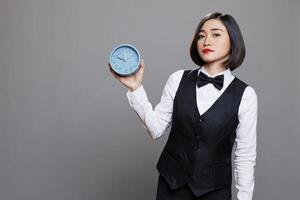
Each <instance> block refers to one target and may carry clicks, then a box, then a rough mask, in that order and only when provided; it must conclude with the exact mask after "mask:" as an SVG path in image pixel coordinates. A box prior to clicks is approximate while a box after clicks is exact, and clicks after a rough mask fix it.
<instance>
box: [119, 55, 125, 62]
mask: <svg viewBox="0 0 300 200" xmlns="http://www.w3.org/2000/svg"><path fill="white" fill-rule="evenodd" d="M118 58H119V59H120V60H123V61H124V62H125V61H126V60H125V59H124V58H121V57H120V56H118Z"/></svg>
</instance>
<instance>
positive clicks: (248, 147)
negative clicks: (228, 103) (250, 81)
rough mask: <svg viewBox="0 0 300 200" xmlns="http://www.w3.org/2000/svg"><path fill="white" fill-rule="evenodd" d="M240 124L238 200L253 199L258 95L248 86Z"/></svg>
mask: <svg viewBox="0 0 300 200" xmlns="http://www.w3.org/2000/svg"><path fill="white" fill-rule="evenodd" d="M238 115H239V125H238V127H237V129H236V139H235V143H236V149H235V151H234V155H235V158H234V164H235V168H234V176H235V183H236V189H237V199H238V200H251V199H252V196H253V190H254V167H255V164H256V134H257V95H256V92H255V90H254V89H253V88H252V87H250V86H247V87H246V89H245V91H244V94H243V96H242V100H241V103H240V107H239V114H238Z"/></svg>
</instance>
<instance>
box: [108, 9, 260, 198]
mask: <svg viewBox="0 0 300 200" xmlns="http://www.w3.org/2000/svg"><path fill="white" fill-rule="evenodd" d="M190 55H191V58H192V60H193V61H194V62H195V64H197V65H198V66H199V68H197V69H193V70H178V71H176V72H174V73H173V74H171V75H170V77H169V78H168V81H167V83H166V85H165V88H164V90H163V94H162V97H161V101H160V102H159V103H158V105H157V106H156V107H155V109H154V110H153V108H152V105H151V103H150V102H149V101H148V98H147V95H146V92H145V89H144V88H143V85H142V79H143V74H144V67H145V66H144V61H143V60H142V61H141V66H140V70H139V71H138V72H137V73H136V74H135V75H133V76H131V77H119V76H117V75H116V74H115V73H114V72H113V71H112V70H111V72H112V73H113V75H114V77H115V78H116V79H118V80H119V81H120V82H121V83H122V84H124V85H125V86H126V87H128V88H129V90H128V92H127V97H128V100H129V103H130V105H131V107H133V108H134V110H135V111H136V113H137V114H138V115H139V117H140V118H141V120H142V122H143V126H144V127H145V128H146V129H147V131H148V132H149V134H150V136H151V137H152V138H153V139H158V138H160V137H161V136H162V135H163V134H164V133H165V132H166V130H167V128H168V127H169V126H171V131H170V135H169V138H168V141H167V143H166V145H165V147H164V149H163V151H162V153H161V155H160V158H159V160H158V163H157V169H158V172H159V179H158V187H157V196H156V199H157V200H166V199H168V200H173V199H174V200H175V199H176V200H177V199H185V200H187V199H198V200H200V199H201V200H208V199H210V200H227V199H231V196H232V195H231V183H232V171H231V170H232V163H231V162H232V161H231V153H232V149H233V146H234V144H236V147H235V149H234V156H235V157H234V164H235V165H234V166H235V167H234V177H235V183H236V188H237V198H238V199H239V200H250V199H252V196H253V189H254V166H255V162H256V132H257V131H256V128H257V95H256V92H255V90H254V89H253V88H252V87H251V86H249V85H247V84H246V83H245V82H243V81H241V80H240V79H238V78H237V77H235V76H233V75H232V74H231V71H233V70H234V69H236V68H237V67H239V66H240V65H241V64H242V62H243V60H244V57H245V46H244V41H243V37H242V34H241V32H240V29H239V27H238V24H237V23H236V21H235V20H234V18H233V17H232V16H230V15H228V14H221V13H211V14H208V15H206V16H205V17H204V18H203V19H202V20H201V21H200V23H199V25H198V27H197V29H196V32H195V35H194V38H193V40H192V43H191V46H190Z"/></svg>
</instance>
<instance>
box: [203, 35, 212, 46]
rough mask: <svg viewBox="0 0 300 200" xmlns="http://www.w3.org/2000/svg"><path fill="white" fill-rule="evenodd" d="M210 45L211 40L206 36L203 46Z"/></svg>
mask: <svg viewBox="0 0 300 200" xmlns="http://www.w3.org/2000/svg"><path fill="white" fill-rule="evenodd" d="M210 45H211V38H210V36H207V37H205V39H204V46H210Z"/></svg>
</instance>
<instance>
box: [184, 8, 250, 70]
mask: <svg viewBox="0 0 300 200" xmlns="http://www.w3.org/2000/svg"><path fill="white" fill-rule="evenodd" d="M209 19H218V20H220V21H221V22H222V23H223V24H224V26H225V27H226V29H227V32H228V34H229V38H230V46H231V47H230V52H229V53H230V56H229V58H228V59H227V60H226V61H224V62H223V64H225V67H226V68H230V70H231V71H233V70H234V69H236V68H237V67H239V66H240V65H241V64H242V62H243V61H244V58H245V55H246V49H245V44H244V39H243V36H242V33H241V31H240V28H239V26H238V24H237V22H236V21H235V19H234V18H233V17H232V16H231V15H228V14H222V13H219V12H215V13H210V14H207V15H206V16H205V17H204V18H203V19H202V20H201V21H200V22H199V24H198V26H197V29H196V32H195V35H194V38H193V40H192V43H191V46H190V56H191V58H192V60H193V61H194V63H196V64H197V65H199V66H202V65H203V64H205V62H204V61H203V60H202V59H201V57H200V56H199V53H198V50H197V42H198V40H199V31H200V29H201V28H202V26H203V24H204V23H205V22H206V21H207V20H209Z"/></svg>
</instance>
